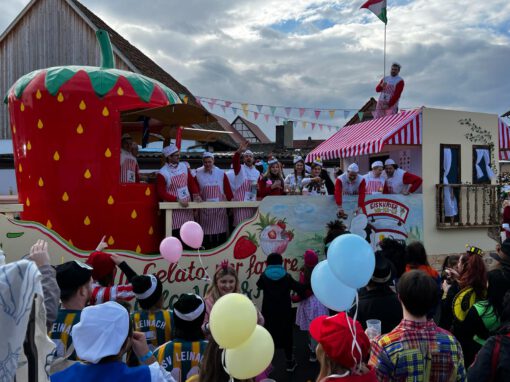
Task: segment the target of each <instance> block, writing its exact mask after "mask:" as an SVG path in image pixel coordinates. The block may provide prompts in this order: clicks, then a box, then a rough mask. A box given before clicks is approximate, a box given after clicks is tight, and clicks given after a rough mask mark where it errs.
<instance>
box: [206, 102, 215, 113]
mask: <svg viewBox="0 0 510 382" xmlns="http://www.w3.org/2000/svg"><path fill="white" fill-rule="evenodd" d="M207 104H208V105H209V109H210V110H211V111H212V110H213V109H214V102H213V101H209V102H207Z"/></svg>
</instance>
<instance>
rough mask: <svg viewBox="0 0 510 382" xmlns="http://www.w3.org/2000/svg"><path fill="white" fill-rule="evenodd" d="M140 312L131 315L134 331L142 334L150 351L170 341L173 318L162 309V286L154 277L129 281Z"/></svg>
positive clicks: (146, 276)
mask: <svg viewBox="0 0 510 382" xmlns="http://www.w3.org/2000/svg"><path fill="white" fill-rule="evenodd" d="M131 284H132V285H133V292H134V293H135V296H136V300H137V301H138V304H139V306H140V308H141V309H140V310H137V311H135V312H133V313H131V319H132V321H133V326H134V329H135V331H137V332H142V333H144V335H145V338H146V339H147V344H148V345H149V349H150V350H154V349H155V348H157V347H158V346H161V345H163V344H164V343H165V342H168V341H170V340H171V339H172V329H173V328H172V324H173V317H172V312H171V311H170V310H166V309H163V285H162V284H161V281H160V280H159V279H158V278H157V277H156V276H155V275H142V276H135V277H133V279H131Z"/></svg>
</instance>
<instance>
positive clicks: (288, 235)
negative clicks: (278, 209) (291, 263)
mask: <svg viewBox="0 0 510 382" xmlns="http://www.w3.org/2000/svg"><path fill="white" fill-rule="evenodd" d="M256 225H257V226H258V227H259V230H260V247H261V248H262V252H264V253H265V254H266V255H269V254H271V253H279V254H283V253H284V252H285V251H286V249H287V246H288V245H289V243H290V241H291V240H292V239H293V238H294V233H293V232H292V231H288V230H286V228H287V225H286V224H285V220H278V221H277V220H276V218H274V217H271V216H269V214H266V215H264V214H261V215H260V221H259V222H258V223H257V224H256Z"/></svg>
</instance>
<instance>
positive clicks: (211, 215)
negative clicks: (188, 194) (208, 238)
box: [195, 166, 232, 235]
mask: <svg viewBox="0 0 510 382" xmlns="http://www.w3.org/2000/svg"><path fill="white" fill-rule="evenodd" d="M195 179H196V181H197V183H198V187H199V190H200V197H201V198H202V200H203V201H205V202H220V201H224V200H231V199H232V191H231V190H230V184H229V180H228V178H227V176H226V175H225V172H224V171H223V170H220V169H219V168H218V167H216V166H214V167H213V169H212V171H211V172H208V171H205V169H204V167H203V166H202V167H200V168H198V169H197V171H196V178H195ZM200 225H201V226H202V228H203V230H204V233H205V234H206V235H214V234H219V233H224V232H227V229H228V216H227V210H226V209H225V208H209V209H201V210H200Z"/></svg>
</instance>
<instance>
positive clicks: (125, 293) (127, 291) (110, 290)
mask: <svg viewBox="0 0 510 382" xmlns="http://www.w3.org/2000/svg"><path fill="white" fill-rule="evenodd" d="M134 297H135V294H134V293H133V286H132V285H131V284H127V285H114V286H111V287H103V286H101V285H98V284H94V285H93V288H92V297H91V298H90V304H91V305H96V304H102V303H103V302H106V301H119V300H123V301H131V300H132V299H133V298H134Z"/></svg>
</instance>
